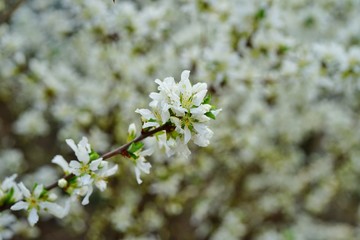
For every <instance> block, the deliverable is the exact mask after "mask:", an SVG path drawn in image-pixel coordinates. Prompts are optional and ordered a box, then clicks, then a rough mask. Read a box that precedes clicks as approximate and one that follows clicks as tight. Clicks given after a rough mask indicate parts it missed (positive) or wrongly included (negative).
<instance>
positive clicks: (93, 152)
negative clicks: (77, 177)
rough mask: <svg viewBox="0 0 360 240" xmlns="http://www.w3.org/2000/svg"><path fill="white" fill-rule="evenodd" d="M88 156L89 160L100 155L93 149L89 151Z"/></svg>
mask: <svg viewBox="0 0 360 240" xmlns="http://www.w3.org/2000/svg"><path fill="white" fill-rule="evenodd" d="M89 156H90V161H93V160H96V159H99V158H100V155H99V154H98V153H97V152H95V151H91V153H90V154H89Z"/></svg>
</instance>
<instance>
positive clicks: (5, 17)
mask: <svg viewBox="0 0 360 240" xmlns="http://www.w3.org/2000/svg"><path fill="white" fill-rule="evenodd" d="M25 1H26V0H19V1H17V2H16V3H15V4H14V5H13V6H11V7H10V9H9V10H8V11H7V12H4V13H2V14H0V24H3V23H6V22H8V21H9V20H10V18H11V16H12V15H13V14H14V12H15V11H16V10H17V9H18V8H19V7H20V6H21V4H23V3H24V2H25Z"/></svg>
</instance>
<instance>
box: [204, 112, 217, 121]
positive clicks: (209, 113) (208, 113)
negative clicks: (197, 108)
mask: <svg viewBox="0 0 360 240" xmlns="http://www.w3.org/2000/svg"><path fill="white" fill-rule="evenodd" d="M205 115H206V116H207V117H209V118H211V119H214V120H215V118H216V117H215V115H214V114H213V113H212V112H207V113H205Z"/></svg>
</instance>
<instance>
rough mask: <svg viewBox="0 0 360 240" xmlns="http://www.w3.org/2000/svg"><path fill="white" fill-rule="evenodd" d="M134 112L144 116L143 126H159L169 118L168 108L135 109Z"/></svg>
mask: <svg viewBox="0 0 360 240" xmlns="http://www.w3.org/2000/svg"><path fill="white" fill-rule="evenodd" d="M135 112H136V113H139V114H141V116H142V117H143V118H144V120H145V123H144V125H143V128H148V127H159V126H160V125H162V124H164V123H166V122H167V121H168V120H169V118H170V113H169V111H168V109H166V110H165V109H160V108H153V111H150V110H149V109H136V110H135Z"/></svg>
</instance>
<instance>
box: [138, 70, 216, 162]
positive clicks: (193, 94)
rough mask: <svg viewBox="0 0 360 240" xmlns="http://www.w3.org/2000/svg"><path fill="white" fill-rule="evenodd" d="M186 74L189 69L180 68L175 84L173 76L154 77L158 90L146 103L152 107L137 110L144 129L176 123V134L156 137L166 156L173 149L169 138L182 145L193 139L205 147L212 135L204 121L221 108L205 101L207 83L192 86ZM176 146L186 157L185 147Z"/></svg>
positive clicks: (211, 117)
mask: <svg viewBox="0 0 360 240" xmlns="http://www.w3.org/2000/svg"><path fill="white" fill-rule="evenodd" d="M189 75H190V71H188V70H185V71H183V72H182V73H181V80H180V81H179V83H175V80H174V79H173V78H165V79H164V81H163V82H162V81H160V80H158V79H157V80H156V81H155V82H156V83H157V84H158V85H159V87H158V90H159V92H158V93H151V94H150V98H152V99H153V101H152V102H151V103H150V104H149V105H150V107H151V108H152V109H151V110H149V109H137V110H136V112H137V113H140V114H141V115H142V117H143V121H144V124H143V128H148V127H159V126H161V125H163V124H164V123H166V122H168V121H170V122H171V123H172V124H173V125H174V126H175V131H176V132H177V133H178V134H173V135H169V134H167V133H166V132H165V133H166V134H165V137H164V136H161V135H159V136H158V137H157V140H158V141H159V145H160V148H163V149H165V151H166V153H167V154H168V155H171V154H172V152H173V151H171V150H170V149H169V145H168V144H166V143H167V142H171V141H170V139H172V140H173V141H174V140H175V141H176V142H178V139H179V138H180V139H182V141H183V144H185V145H186V144H188V142H189V141H190V140H191V139H192V140H193V141H194V143H195V144H197V145H199V146H207V145H208V144H209V143H210V138H211V137H212V135H213V132H212V131H211V130H210V128H209V127H208V126H207V124H208V122H209V121H210V120H211V119H214V118H215V117H216V115H217V114H218V113H219V112H220V110H221V109H215V108H214V107H213V106H211V105H210V104H208V102H209V98H205V96H206V94H207V91H208V90H207V84H206V83H197V84H195V85H193V86H192V84H191V82H190V80H189ZM171 143H172V142H171ZM171 145H173V144H171ZM177 149H182V150H184V151H186V153H184V155H185V156H188V152H189V150H188V148H187V147H186V148H185V147H184V146H181V147H180V148H179V147H177Z"/></svg>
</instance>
